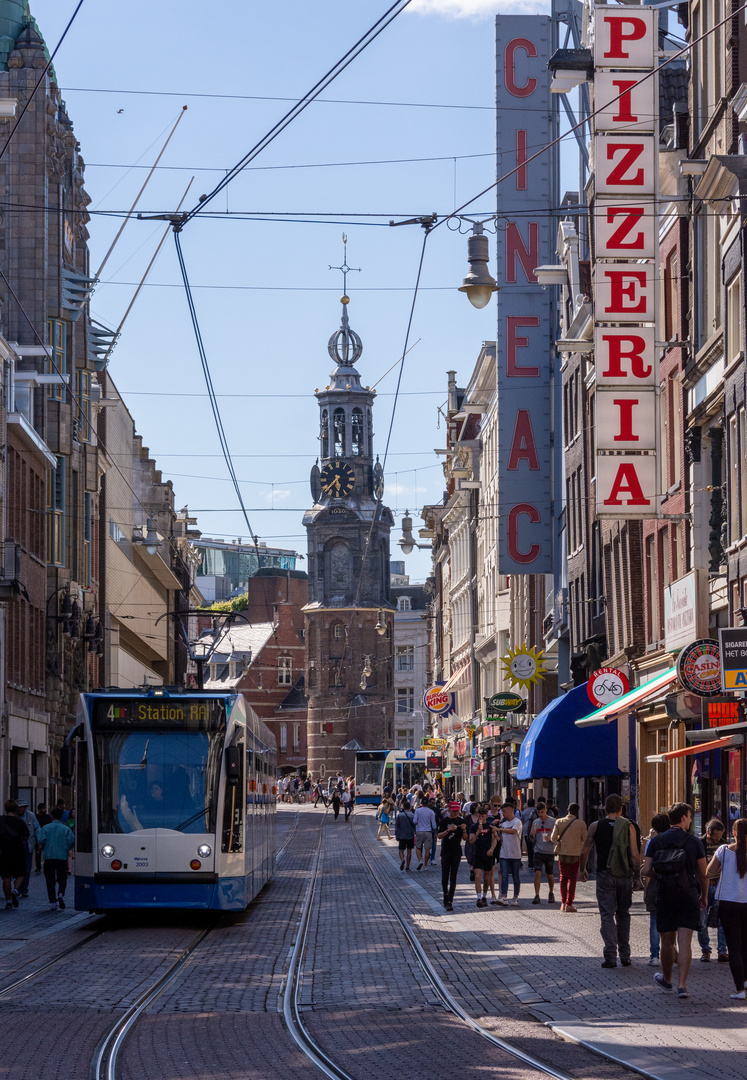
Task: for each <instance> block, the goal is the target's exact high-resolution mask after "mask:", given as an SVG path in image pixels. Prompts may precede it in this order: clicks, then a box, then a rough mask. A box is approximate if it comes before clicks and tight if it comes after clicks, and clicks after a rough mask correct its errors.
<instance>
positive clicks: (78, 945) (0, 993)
mask: <svg viewBox="0 0 747 1080" xmlns="http://www.w3.org/2000/svg"><path fill="white" fill-rule="evenodd" d="M107 929H108V928H107V927H106V926H102V927H101V929H100V930H94V932H93V933H92V934H88V935H87V937H84V938H83V939H82V941H76V942H75V943H74V944H72V945H69V946H68V947H67V949H63V950H62V951H61V952H59V953H57V955H56V956H53V957H51V958H50V959H49V960H45V961H44V963H43V964H40V965H39V967H37V968H34V970H33V971H30V972H29V973H28V974H27V975H23V976H21V978H20V979H16V980H15V982H12V983H7V984H6V985H5V986H3V987H0V1001H2V999H3V998H4V997H7V996H8V995H9V994H12V993H13V991H14V990H18V989H19V988H20V987H25V986H26V984H27V983H29V982H31V980H32V979H36V978H38V976H39V975H43V974H44V972H45V971H49V969H50V968H52V967H54V965H55V964H59V962H60V960H64V959H65V957H66V956H70V954H71V953H74V952H77V951H78V950H79V949H82V948H83V947H84V946H85V945H87V944H88V942H89V941H93V940H94V939H95V938H97V937H101V935H102V934H105V933H106V931H107Z"/></svg>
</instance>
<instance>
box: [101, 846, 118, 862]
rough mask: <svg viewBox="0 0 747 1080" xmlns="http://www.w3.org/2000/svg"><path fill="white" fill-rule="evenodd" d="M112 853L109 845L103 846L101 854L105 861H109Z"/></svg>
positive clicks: (112, 849)
mask: <svg viewBox="0 0 747 1080" xmlns="http://www.w3.org/2000/svg"><path fill="white" fill-rule="evenodd" d="M114 851H115V849H114V848H113V847H112V845H111V844H104V846H103V847H102V849H101V854H102V855H103V856H104V858H105V859H111V858H113V857H114Z"/></svg>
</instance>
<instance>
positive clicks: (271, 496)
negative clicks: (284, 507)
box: [262, 488, 290, 503]
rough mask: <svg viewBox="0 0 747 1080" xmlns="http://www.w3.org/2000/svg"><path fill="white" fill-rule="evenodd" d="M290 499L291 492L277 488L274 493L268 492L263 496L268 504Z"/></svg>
mask: <svg viewBox="0 0 747 1080" xmlns="http://www.w3.org/2000/svg"><path fill="white" fill-rule="evenodd" d="M289 497H290V490H287V489H285V488H275V490H274V491H268V492H267V493H266V494H265V495H263V496H262V498H263V499H264V500H265V502H268V503H272V502H282V501H283V499H288V498H289Z"/></svg>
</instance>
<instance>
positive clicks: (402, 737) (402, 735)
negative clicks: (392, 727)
mask: <svg viewBox="0 0 747 1080" xmlns="http://www.w3.org/2000/svg"><path fill="white" fill-rule="evenodd" d="M396 739H397V749H398V750H412V749H413V748H414V746H415V729H414V728H397V733H396Z"/></svg>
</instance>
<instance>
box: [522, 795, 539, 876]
mask: <svg viewBox="0 0 747 1080" xmlns="http://www.w3.org/2000/svg"><path fill="white" fill-rule="evenodd" d="M519 817H520V818H521V825H522V833H523V836H524V847H525V848H526V852H527V866H528V867H529V869H530V870H531V868H532V865H533V863H534V841H533V840H532V838H531V836H530V835H529V834H530V831H531V828H532V822H533V821H534V819H535V818H536V817H537V810H536V808H535V805H534V799H527V804H526V806H525V807H524V809H523V810H522V811H521V813H520V814H519Z"/></svg>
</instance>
